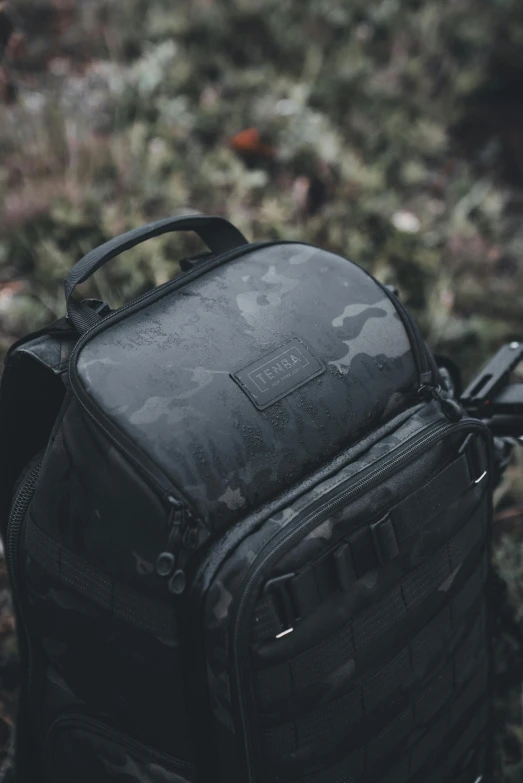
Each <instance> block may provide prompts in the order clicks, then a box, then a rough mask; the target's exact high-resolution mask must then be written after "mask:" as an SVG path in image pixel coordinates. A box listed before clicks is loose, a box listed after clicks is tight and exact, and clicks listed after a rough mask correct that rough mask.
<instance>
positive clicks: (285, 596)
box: [263, 573, 300, 629]
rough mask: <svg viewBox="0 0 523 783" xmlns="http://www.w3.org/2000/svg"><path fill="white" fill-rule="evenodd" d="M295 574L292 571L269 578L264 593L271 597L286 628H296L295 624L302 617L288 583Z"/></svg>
mask: <svg viewBox="0 0 523 783" xmlns="http://www.w3.org/2000/svg"><path fill="white" fill-rule="evenodd" d="M294 576H295V574H294V573H292V574H284V575H283V576H277V577H275V578H274V579H269V581H268V582H267V583H266V585H265V587H264V589H263V591H264V593H267V594H268V595H269V596H270V597H271V599H272V601H273V603H274V607H275V609H276V612H277V614H278V616H279V618H280V620H281V624H282V626H283V627H284V628H286V629H287V628H294V624H295V623H296V621H297V620H299V619H300V618H299V617H298V616H297V612H296V608H295V606H294V602H293V600H292V596H291V593H290V591H289V584H288V583H289V582H290V580H291V579H293V578H294Z"/></svg>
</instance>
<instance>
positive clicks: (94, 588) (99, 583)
mask: <svg viewBox="0 0 523 783" xmlns="http://www.w3.org/2000/svg"><path fill="white" fill-rule="evenodd" d="M26 547H27V552H28V554H29V555H30V556H31V557H33V558H34V559H35V560H36V562H37V563H38V564H39V565H40V566H41V567H42V568H43V569H44V570H45V571H47V573H49V574H50V575H51V576H53V577H54V578H55V579H57V580H58V581H60V582H61V583H62V584H64V585H66V586H67V587H70V588H73V590H76V591H77V592H78V593H80V594H81V595H83V596H85V597H86V598H87V599H89V600H90V601H94V603H96V604H98V606H101V607H103V608H104V609H106V610H107V611H108V612H111V613H112V614H113V615H114V617H116V618H118V619H120V620H124V621H125V622H127V623H130V624H131V625H134V626H135V627H136V628H139V629H141V630H142V631H146V632H148V633H152V634H153V635H154V636H156V637H157V638H159V639H162V640H165V641H170V642H175V641H177V640H178V631H177V626H176V620H175V616H174V612H173V610H172V607H171V606H169V605H168V604H167V603H163V604H162V603H160V602H159V601H158V600H152V599H150V598H147V597H146V596H142V595H140V594H139V593H137V592H136V591H135V590H132V589H131V588H130V587H127V586H126V585H124V584H121V583H120V582H116V581H115V580H114V579H111V577H109V576H108V575H107V574H105V573H104V572H103V571H100V570H99V569H98V568H95V567H94V566H92V565H91V564H90V563H88V562H87V561H86V560H83V559H82V558H81V557H78V555H76V554H75V553H74V552H71V551H70V550H69V549H66V547H64V546H62V545H61V544H59V543H58V542H57V541H55V539H54V538H51V536H49V535H47V533H45V532H44V531H43V530H42V529H41V528H40V527H38V525H36V524H35V522H34V521H33V520H32V518H31V515H30V514H29V516H28V518H27V529H26Z"/></svg>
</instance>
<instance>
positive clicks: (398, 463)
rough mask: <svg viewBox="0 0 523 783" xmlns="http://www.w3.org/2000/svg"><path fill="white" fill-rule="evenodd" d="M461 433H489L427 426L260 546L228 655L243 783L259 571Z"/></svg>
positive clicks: (460, 425) (461, 426)
mask: <svg viewBox="0 0 523 783" xmlns="http://www.w3.org/2000/svg"><path fill="white" fill-rule="evenodd" d="M461 430H472V431H479V432H481V433H482V434H483V435H485V434H487V435H488V436H489V438H490V433H489V430H488V429H487V427H485V425H484V424H482V423H481V422H479V421H476V420H474V419H464V420H462V421H460V422H457V423H456V422H453V423H450V422H435V423H433V424H432V425H428V426H427V427H426V428H425V430H424V431H423V432H422V434H421V435H420V436H419V437H418V438H417V439H416V441H415V442H413V443H411V444H410V445H408V446H406V447H405V448H403V449H402V451H401V453H399V454H396V455H395V456H394V457H393V458H391V459H389V460H388V461H387V460H386V459H385V464H382V465H378V466H377V467H376V468H375V469H372V468H371V469H370V470H368V471H366V473H365V475H364V476H363V477H362V478H361V479H360V480H359V481H356V482H355V483H354V477H352V478H349V479H348V480H347V482H346V483H347V486H346V487H345V489H343V485H342V488H341V489H340V487H336V490H335V494H334V495H333V496H332V497H331V498H330V499H329V500H328V501H327V502H323V503H321V505H318V502H316V503H315V504H311V505H312V508H311V509H309V511H308V512H307V511H305V512H302V515H301V519H299V518H298V519H295V520H294V521H293V525H292V529H291V530H289V531H285V530H284V531H281V532H280V533H276V534H275V536H273V538H272V539H270V540H269V541H268V542H267V544H266V545H265V546H264V548H263V549H262V551H261V552H260V554H259V555H258V557H257V558H256V559H255V560H254V562H253V563H252V565H251V568H250V569H249V572H248V573H247V576H246V578H245V580H244V582H243V586H242V587H241V588H240V591H239V600H238V603H237V604H236V607H235V610H234V615H233V619H232V655H233V675H234V685H235V688H236V695H237V699H238V707H239V716H240V729H241V732H242V734H243V746H244V748H245V753H246V764H247V774H248V777H247V783H255V773H254V766H253V760H252V755H251V753H250V737H249V726H248V721H247V717H246V705H245V694H244V687H243V676H242V666H241V660H240V646H241V639H242V631H243V624H244V621H245V618H246V617H247V619H248V618H249V617H251V616H252V615H251V612H250V611H249V609H250V608H252V607H250V602H251V601H252V597H253V595H254V594H255V589H256V588H257V587H258V583H259V581H260V577H261V576H262V575H263V572H265V571H267V570H269V569H270V567H271V566H272V565H273V564H274V563H275V562H277V561H278V560H280V559H281V557H282V556H283V555H284V554H285V553H286V552H287V551H289V550H290V549H291V548H292V546H293V544H294V543H295V542H296V541H298V540H299V539H301V538H303V537H304V536H305V535H307V533H308V532H309V530H312V529H313V528H315V527H317V526H318V524H320V523H321V522H322V521H323V519H324V518H327V517H328V516H329V515H330V514H331V513H332V512H333V511H335V510H336V509H337V508H338V507H340V506H344V505H346V504H347V503H348V502H350V501H352V500H355V499H356V498H357V497H359V496H360V495H362V494H364V493H365V492H366V491H368V490H369V489H371V488H372V486H373V485H374V484H377V483H379V482H380V481H382V480H383V479H384V478H386V477H387V476H388V475H389V474H393V473H395V472H396V471H397V470H399V469H400V468H401V467H402V466H403V465H406V464H408V463H409V462H410V461H411V460H412V459H413V458H414V457H415V456H416V454H417V453H418V452H421V451H423V450H425V449H427V448H428V447H429V446H431V445H432V444H433V443H436V442H437V441H439V440H441V439H442V438H443V437H445V436H446V435H448V434H450V433H451V432H458V431H461Z"/></svg>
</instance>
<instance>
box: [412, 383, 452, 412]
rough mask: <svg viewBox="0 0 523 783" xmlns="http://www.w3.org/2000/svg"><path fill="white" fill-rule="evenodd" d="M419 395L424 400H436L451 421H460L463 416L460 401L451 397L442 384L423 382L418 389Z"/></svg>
mask: <svg viewBox="0 0 523 783" xmlns="http://www.w3.org/2000/svg"><path fill="white" fill-rule="evenodd" d="M418 395H419V397H421V399H422V400H436V402H437V403H438V404H439V406H440V408H441V410H442V411H443V413H444V414H445V416H446V417H447V419H449V421H460V419H462V418H463V411H462V409H461V406H460V405H459V403H458V402H456V400H453V399H452V397H449V396H448V394H447V392H445V391H443V389H442V388H441V386H429V385H428V384H423V385H422V386H420V387H419V389H418Z"/></svg>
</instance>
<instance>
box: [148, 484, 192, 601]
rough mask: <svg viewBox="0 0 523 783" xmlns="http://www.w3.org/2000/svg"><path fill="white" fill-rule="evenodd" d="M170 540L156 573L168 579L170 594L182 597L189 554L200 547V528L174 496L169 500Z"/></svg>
mask: <svg viewBox="0 0 523 783" xmlns="http://www.w3.org/2000/svg"><path fill="white" fill-rule="evenodd" d="M167 503H168V504H169V506H170V511H169V528H170V529H169V538H168V540H167V548H166V550H165V551H164V552H161V553H160V554H159V555H158V557H157V559H156V573H157V574H158V576H161V577H163V578H165V579H168V580H169V582H168V585H169V592H171V593H173V594H174V595H181V594H182V593H183V592H184V590H185V586H186V584H187V580H186V576H185V570H184V566H185V563H186V560H187V557H186V555H187V552H188V551H190V550H193V549H196V547H197V546H198V538H199V535H198V527H197V526H195V524H194V522H195V520H194V517H193V515H192V514H191V512H190V511H189V509H188V508H187V507H186V506H185V505H184V504H183V503H181V502H180V501H179V500H177V499H176V498H175V497H173V496H172V495H169V497H168V498H167Z"/></svg>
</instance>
